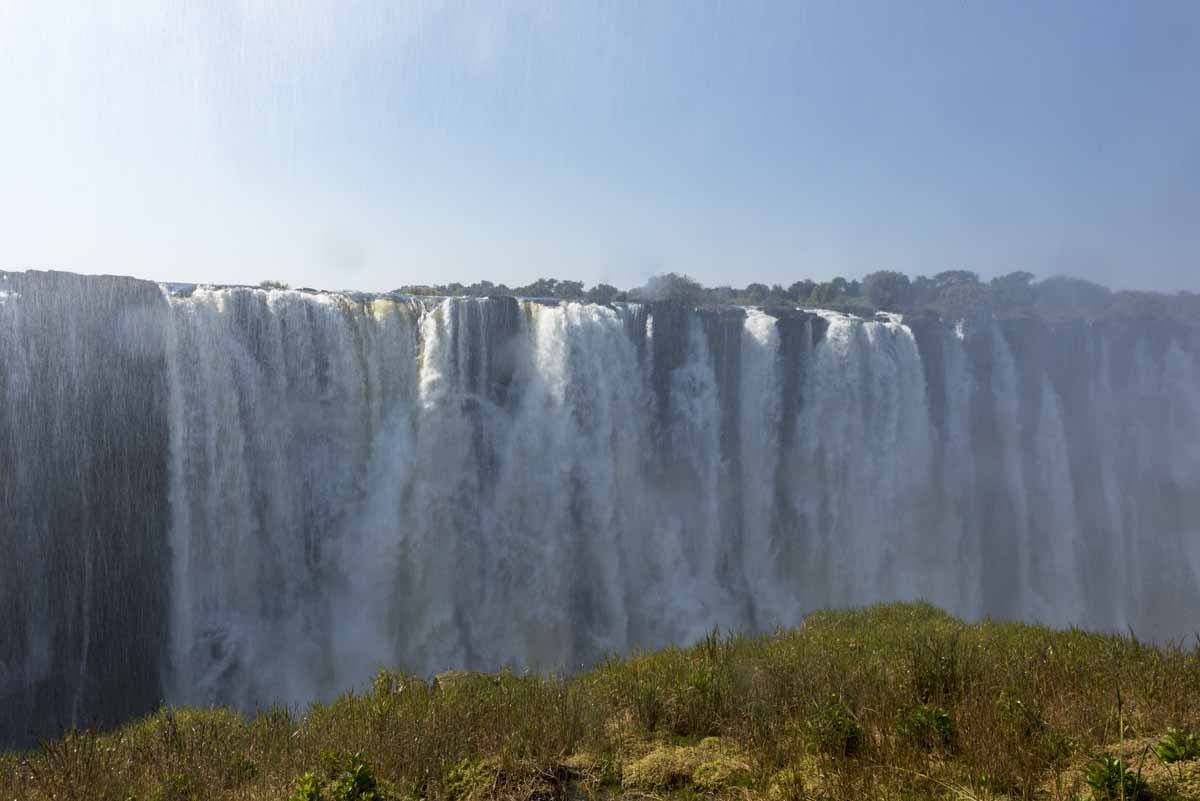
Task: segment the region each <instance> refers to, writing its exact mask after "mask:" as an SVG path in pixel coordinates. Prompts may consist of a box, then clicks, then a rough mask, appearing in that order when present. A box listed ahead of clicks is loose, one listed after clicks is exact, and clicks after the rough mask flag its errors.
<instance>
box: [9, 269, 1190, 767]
mask: <svg viewBox="0 0 1200 801" xmlns="http://www.w3.org/2000/svg"><path fill="white" fill-rule="evenodd" d="M0 554H3V555H4V557H3V560H2V561H0V744H21V743H27V742H29V741H31V740H32V739H33V738H34V737H36V736H41V735H46V734H53V733H57V732H60V731H62V730H63V729H64V728H68V727H71V726H90V725H99V726H104V725H110V724H113V723H116V722H119V721H121V720H124V719H127V718H129V717H130V716H132V715H135V714H140V713H143V712H146V711H149V710H152V709H154V708H155V707H157V706H158V705H159V704H160V703H162V702H167V703H172V704H183V703H187V704H231V705H234V706H237V707H239V708H243V709H253V708H254V707H255V706H256V705H265V704H268V703H272V702H283V703H289V704H303V703H306V702H308V701H310V700H312V699H315V698H327V697H330V696H332V695H333V694H335V693H336V692H338V691H340V690H343V689H346V688H348V687H353V686H356V685H359V684H361V683H362V682H364V681H366V680H367V679H368V678H369V677H370V675H371V674H372V673H373V672H374V670H375V669H376V668H378V667H380V666H389V667H396V668H403V669H407V670H412V671H415V672H418V673H426V674H428V673H432V672H436V671H440V670H445V669H448V668H455V667H465V668H477V669H488V670H490V669H496V668H499V667H503V666H513V667H516V668H525V667H528V668H534V669H539V670H557V671H571V670H574V669H577V668H578V667H580V666H583V665H588V664H591V663H593V662H595V661H596V660H597V659H599V658H601V657H602V656H604V655H605V654H608V653H624V652H628V651H630V650H632V649H635V648H643V647H646V648H649V647H656V646H661V645H665V644H670V643H686V642H691V641H694V640H695V639H697V638H698V637H700V636H702V635H703V634H704V633H705V632H707V631H709V630H711V629H712V628H713V627H714V626H720V627H721V628H722V629H723V630H727V631H729V630H733V631H746V632H756V631H767V630H770V629H772V628H774V627H776V626H779V625H791V624H795V623H797V622H798V621H799V620H800V619H801V617H802V616H803V615H804V614H805V613H806V612H809V611H812V610H815V609H819V608H822V607H829V606H834V607H844V606H851V605H861V604H867V603H872V602H875V601H881V600H892V599H911V598H925V599H927V600H929V601H931V602H933V603H935V604H938V605H939V606H942V607H944V608H946V609H948V610H950V611H951V612H953V613H955V614H958V615H962V616H966V617H968V618H979V617H982V616H984V615H992V616H997V617H1004V618H1018V619H1026V620H1037V621H1041V622H1046V623H1050V624H1053V625H1056V626H1068V625H1079V626H1086V627H1090V628H1097V629H1114V630H1122V631H1124V630H1132V631H1134V632H1136V633H1137V635H1138V636H1141V637H1145V638H1150V639H1156V640H1165V639H1170V638H1182V637H1190V636H1191V635H1192V633H1193V630H1194V626H1195V622H1196V621H1197V620H1198V619H1200V327H1195V326H1189V325H1187V324H1184V323H1181V322H1179V321H1177V320H1165V319H1128V320H1110V321H1103V322H1087V321H1084V320H1054V321H1050V320H1044V319H1038V318H1034V317H1025V316H1015V317H1008V318H1000V319H989V320H983V321H980V320H975V321H971V322H969V323H963V322H956V321H951V320H947V321H942V320H940V319H937V318H936V317H934V316H928V315H917V316H901V315H895V314H878V315H876V316H874V317H867V318H858V317H853V316H849V315H846V314H841V313H838V312H832V311H824V310H806V309H802V308H798V307H796V306H789V307H777V308H770V309H759V308H740V307H731V306H726V307H710V306H704V307H698V308H694V307H691V306H688V305H683V304H679V303H676V302H672V301H662V302H653V303H642V304H638V303H615V304H611V305H598V304H584V303H568V302H553V301H544V300H534V299H515V298H511V297H493V298H430V297H413V296H403V295H398V294H355V293H324V292H307V291H293V290H284V289H261V288H247V287H205V286H183V285H163V286H160V285H158V284H155V283H152V282H147V281H140V280H136V279H130V278H114V277H88V276H78V275H73V274H70V273H45V272H27V273H0Z"/></svg>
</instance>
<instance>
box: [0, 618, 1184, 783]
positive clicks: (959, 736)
mask: <svg viewBox="0 0 1200 801" xmlns="http://www.w3.org/2000/svg"><path fill="white" fill-rule="evenodd" d="M1197 731H1200V651H1197V650H1195V649H1190V650H1189V649H1185V648H1182V647H1167V648H1155V647H1153V646H1150V645H1147V644H1145V643H1140V642H1138V641H1136V640H1134V639H1131V638H1128V637H1120V636H1109V635H1100V634H1092V633H1086V632H1082V631H1051V630H1049V629H1045V628H1041V627H1038V626H1029V625H1020V624H1013V623H995V622H984V623H980V624H977V625H966V624H964V623H962V622H960V621H958V620H955V619H954V618H951V617H949V616H947V615H945V614H944V613H942V612H940V611H938V610H937V609H935V608H933V607H931V606H928V605H925V604H894V605H887V606H877V607H872V608H870V609H865V610H858V611H847V612H822V613H818V614H815V615H812V616H811V617H809V618H808V619H807V620H805V622H804V624H803V625H802V626H800V627H798V628H796V629H791V630H786V631H780V632H778V633H776V634H773V635H771V636H764V637H753V638H747V637H733V638H722V637H719V636H716V635H714V636H711V637H709V638H707V639H706V640H705V641H703V642H701V643H699V644H697V645H696V646H694V647H691V648H670V649H666V650H663V651H658V652H655V653H647V654H639V655H635V656H632V657H630V658H626V659H612V660H610V661H608V662H606V663H604V664H602V665H600V666H599V667H597V668H595V669H594V670H591V671H589V672H587V673H584V674H581V675H578V676H575V677H573V678H571V679H568V680H561V679H557V678H553V677H543V676H536V675H517V674H513V673H504V674H500V675H496V676H482V675H473V674H458V675H456V676H454V677H453V679H452V680H445V681H441V682H439V683H436V684H435V683H433V682H426V681H423V680H421V679H420V678H416V677H412V676H407V675H402V674H393V673H382V674H380V675H379V676H378V677H377V678H376V680H375V682H374V684H373V686H372V687H371V688H369V689H364V691H363V692H361V693H355V694H348V695H345V696H343V697H341V698H339V699H338V700H337V701H335V702H333V703H331V704H328V705H316V706H313V707H311V708H310V709H308V710H307V711H306V712H304V713H303V714H298V713H293V712H289V711H287V710H282V709H270V710H265V711H262V712H260V713H259V714H257V715H255V716H253V717H250V718H246V717H242V716H239V715H238V714H236V713H234V712H231V711H229V710H223V709H215V710H196V709H164V710H162V711H160V712H159V713H157V714H155V715H152V716H150V717H147V718H145V719H143V720H139V721H135V722H132V723H130V724H128V725H126V726H124V727H122V728H121V729H119V730H117V731H114V732H110V733H104V734H91V733H79V732H76V733H72V734H69V735H67V736H65V737H63V738H61V739H59V740H56V741H53V742H49V743H45V744H43V746H42V747H41V748H39V749H36V750H34V751H32V752H29V753H25V754H9V755H5V756H0V801H16V800H17V799H60V800H61V801H70V800H72V799H79V800H80V801H82V800H83V799H87V801H103V800H104V799H113V800H114V801H127V799H139V800H141V799H145V800H147V801H149V800H150V799H154V800H155V801H192V800H193V799H197V800H199V799H280V800H281V801H284V800H290V799H306V801H317V800H318V799H320V800H321V801H355V799H358V800H360V801H367V800H368V799H375V800H376V801H383V800H384V799H397V800H398V799H430V800H431V801H434V800H437V799H450V800H452V801H479V799H487V798H505V799H552V798H564V799H567V798H571V799H575V798H631V799H632V798H657V799H693V798H730V799H773V800H774V801H789V800H790V799H801V798H828V799H896V801H899V800H900V799H959V800H960V801H970V800H972V799H980V800H982V799H997V798H1013V799H1018V798H1020V799H1032V798H1047V799H1074V798H1080V799H1086V798H1092V797H1093V796H1095V797H1105V796H1104V795H1103V793H1104V792H1107V791H1106V790H1104V789H1103V788H1105V787H1107V788H1109V789H1111V788H1113V787H1116V792H1117V795H1116V796H1114V797H1118V798H1119V797H1120V792H1121V790H1120V788H1121V786H1122V784H1121V783H1122V781H1127V785H1126V786H1128V787H1129V788H1131V789H1132V788H1133V787H1134V786H1135V785H1136V787H1137V788H1139V789H1137V791H1136V794H1137V795H1138V796H1139V797H1142V798H1156V799H1163V800H1164V801H1169V800H1170V799H1186V798H1200V759H1193V758H1191V750H1190V748H1189V747H1188V745H1187V743H1188V742H1190V741H1188V740H1187V736H1188V735H1189V734H1192V733H1195V732H1197ZM1168 737H1170V738H1173V739H1171V740H1170V742H1171V743H1172V744H1173V745H1171V746H1170V747H1169V748H1168V747H1167V746H1163V745H1162V744H1163V742H1164V738H1168ZM1180 743H1182V745H1180ZM1156 748H1157V750H1158V751H1163V753H1167V751H1168V750H1169V751H1170V753H1171V754H1172V756H1176V755H1177V756H1179V758H1178V759H1174V760H1172V761H1170V762H1168V761H1167V760H1163V759H1161V758H1159V756H1158V755H1157V751H1156ZM1118 763H1120V765H1121V768H1122V769H1126V770H1128V771H1130V772H1131V773H1132V775H1133V779H1130V780H1123V779H1121V778H1120V775H1119V773H1118V769H1117V768H1116V767H1113V766H1114V765H1117V764H1118ZM1102 771H1108V772H1107V773H1104V774H1103V775H1101V773H1102ZM1110 773H1111V774H1112V775H1113V776H1116V777H1117V778H1115V779H1111V780H1110V778H1108V776H1109V774H1110ZM1089 782H1091V784H1089ZM1104 782H1108V784H1104ZM1128 782H1132V783H1131V784H1130V783H1128ZM1096 787H1100V788H1101V789H1096Z"/></svg>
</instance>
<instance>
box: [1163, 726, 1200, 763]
mask: <svg viewBox="0 0 1200 801" xmlns="http://www.w3.org/2000/svg"><path fill="white" fill-rule="evenodd" d="M1154 753H1155V755H1156V756H1158V758H1159V759H1161V760H1162V761H1163V763H1164V764H1167V765H1171V764H1174V763H1175V762H1187V761H1189V760H1193V759H1200V736H1197V735H1195V734H1192V733H1190V732H1181V731H1179V730H1178V729H1168V730H1167V733H1166V734H1165V735H1164V736H1163V738H1162V739H1161V740H1159V741H1158V742H1157V743H1156V744H1155V745H1154Z"/></svg>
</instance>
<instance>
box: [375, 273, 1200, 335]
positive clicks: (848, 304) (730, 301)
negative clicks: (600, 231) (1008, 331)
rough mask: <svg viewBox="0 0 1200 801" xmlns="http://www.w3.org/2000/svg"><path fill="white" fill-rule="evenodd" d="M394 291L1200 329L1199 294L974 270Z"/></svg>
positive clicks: (675, 277) (541, 282) (667, 277)
mask: <svg viewBox="0 0 1200 801" xmlns="http://www.w3.org/2000/svg"><path fill="white" fill-rule="evenodd" d="M395 291H396V292H398V293H401V294H410V295H466V296H479V297H484V296H497V295H515V296H518V297H530V298H558V299H560V300H581V301H590V302H592V303H613V302H620V301H651V300H667V299H670V300H678V301H680V302H684V303H689V304H694V305H743V306H778V305H794V304H799V305H804V306H809V307H813V308H826V309H833V310H837V311H845V312H849V313H853V314H868V315H869V314H874V313H875V312H876V311H893V312H908V313H924V312H933V313H936V314H938V315H939V316H941V317H942V318H944V319H955V320H957V319H962V318H964V317H968V318H969V317H974V316H978V315H998V316H1026V315H1027V316H1036V317H1041V318H1045V319H1050V320H1056V319H1084V320H1100V319H1112V318H1117V319H1120V318H1145V317H1148V316H1154V317H1160V318H1170V319H1178V320H1185V321H1190V322H1200V294H1197V293H1192V292H1179V293H1177V294H1174V295H1170V294H1165V293H1160V292H1137V291H1118V292H1114V291H1112V290H1110V289H1108V288H1106V287H1103V286H1101V285H1099V284H1095V283H1092V282H1091V281H1085V280H1083V279H1079V278H1068V277H1064V276H1055V277H1051V278H1046V279H1045V280H1041V281H1038V280H1035V277H1034V275H1033V274H1032V273H1027V272H1013V273H1009V274H1007V275H1002V276H998V277H996V278H993V279H991V280H990V281H984V280H982V279H980V277H979V276H978V275H977V274H976V273H974V272H971V271H969V270H948V271H945V272H940V273H938V274H936V275H934V276H926V275H921V276H917V277H916V278H910V277H909V276H907V275H905V274H904V273H899V272H894V271H889V270H884V271H879V272H874V273H871V274H870V275H867V276H865V277H864V278H863V279H862V280H849V279H846V278H841V277H839V278H834V279H833V280H832V281H823V282H817V281H812V280H809V279H804V280H800V281H796V282H795V283H793V284H791V285H789V286H787V287H784V286H782V285H780V284H774V285H772V286H768V285H766V284H758V283H752V284H748V285H746V286H744V287H741V288H736V287H732V286H717V287H706V286H703V285H701V284H700V283H699V282H698V281H695V280H694V279H692V278H690V277H689V276H687V275H680V274H678V273H666V274H663V275H657V276H654V277H653V278H651V279H650V280H649V281H648V282H647V283H646V285H645V286H642V287H638V288H636V289H630V290H621V289H618V288H617V287H615V286H611V285H609V284H596V285H595V286H593V287H590V288H585V287H584V284H583V282H582V281H567V280H560V279H555V278H540V279H538V280H537V281H534V282H533V283H531V284H527V285H525V286H517V287H509V286H506V285H504V284H493V283H492V282H490V281H480V282H478V283H474V284H470V285H464V284H459V283H452V284H444V285H438V286H404V287H400V288H398V289H397V290H395Z"/></svg>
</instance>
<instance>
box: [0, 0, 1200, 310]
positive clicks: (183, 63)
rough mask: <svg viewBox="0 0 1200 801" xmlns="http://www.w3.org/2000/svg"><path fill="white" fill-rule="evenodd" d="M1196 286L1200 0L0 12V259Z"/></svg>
mask: <svg viewBox="0 0 1200 801" xmlns="http://www.w3.org/2000/svg"><path fill="white" fill-rule="evenodd" d="M25 267H40V268H58V269H70V270H76V271H79V272H108V273H119V274H131V275H138V276H143V277H147V278H154V279H161V280H180V281H214V282H239V283H253V282H258V281H259V280H262V279H266V278H272V279H277V280H283V281H287V282H290V283H292V284H293V285H309V286H318V287H329V288H356V289H389V288H393V287H396V286H399V285H401V284H409V283H444V282H449V281H455V280H457V281H462V282H465V283H469V282H472V281H475V280H478V279H480V278H488V279H490V280H493V281H497V282H500V281H503V282H505V283H509V284H519V283H525V282H528V281H530V280H532V279H534V278H536V277H538V276H553V277H562V278H575V279H579V280H583V281H585V282H587V283H589V284H591V283H594V282H597V281H607V282H609V283H614V284H617V285H620V286H632V285H637V284H640V283H642V282H643V281H644V280H645V278H646V277H647V276H649V275H651V274H653V273H656V272H665V271H669V270H673V271H677V272H686V273H689V274H691V275H692V276H694V277H696V278H698V279H700V280H701V281H703V282H705V283H707V284H722V283H730V284H734V285H744V284H746V283H748V282H750V281H762V282H766V283H775V282H778V283H782V284H784V285H785V286H786V285H787V284H789V283H791V282H792V281H794V280H797V279H799V278H804V277H811V278H815V279H823V278H829V277H832V276H834V275H838V274H841V275H846V276H848V277H857V276H861V275H862V274H864V273H866V272H870V271H872V270H876V269H897V270H902V271H905V272H908V273H910V274H917V273H929V274H932V273H935V272H939V271H941V270H945V269H961V268H965V269H974V270H977V271H978V272H980V273H981V274H983V275H984V276H985V277H987V276H991V275H994V274H996V273H999V272H1008V271H1012V270H1018V269H1024V270H1029V271H1031V272H1033V273H1035V274H1037V275H1039V276H1047V275H1051V274H1058V273H1065V274H1071V275H1077V276H1081V277H1086V278H1091V279H1093V280H1097V281H1100V282H1103V283H1107V284H1109V285H1111V286H1115V287H1121V288H1153V289H1164V290H1176V289H1190V290H1200V2H1195V0H1182V1H1181V2H1167V1H1162V2H1160V1H1159V0H1148V1H1145V2H1122V3H1117V2H1098V0H1088V2H1078V3H1071V2H1057V1H1056V2H1043V1H1038V2H1028V3H1024V2H1021V3H1018V2H1000V1H999V0H988V1H987V2H974V1H972V2H964V0H954V1H953V2H932V1H931V2H887V3H874V2H844V1H842V2H829V3H801V2H782V3H755V2H741V1H740V0H739V1H736V2H735V1H733V0H730V1H729V2H721V3H702V2H694V1H693V0H680V2H677V3H666V2H638V3H634V2H603V3H602V2H593V3H568V2H551V1H550V0H545V1H544V2H533V3H521V2H480V3H473V4H467V3H442V2H415V3H408V4H404V3H398V2H397V3H383V2H380V3H375V2H355V1H352V0H304V1H303V2H296V3H275V2H256V1H255V0H240V1H239V0H232V1H230V2H212V3H202V2H195V1H194V0H176V2H163V3H158V2H149V1H148V0H113V2H103V1H102V0H101V1H99V2H91V3H84V2H81V0H69V1H68V2H57V0H0V268H4V269H20V268H25Z"/></svg>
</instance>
